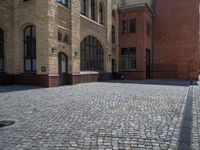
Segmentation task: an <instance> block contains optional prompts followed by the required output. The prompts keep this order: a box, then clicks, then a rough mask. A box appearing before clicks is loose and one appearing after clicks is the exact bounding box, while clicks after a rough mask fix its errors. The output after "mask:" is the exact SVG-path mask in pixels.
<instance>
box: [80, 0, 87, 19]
mask: <svg viewBox="0 0 200 150" xmlns="http://www.w3.org/2000/svg"><path fill="white" fill-rule="evenodd" d="M81 14H82V15H84V16H86V0H81Z"/></svg>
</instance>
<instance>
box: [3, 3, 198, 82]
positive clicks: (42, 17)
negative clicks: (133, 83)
mask: <svg viewBox="0 0 200 150" xmlns="http://www.w3.org/2000/svg"><path fill="white" fill-rule="evenodd" d="M87 2H88V3H87V8H86V9H87V10H86V15H85V16H84V15H82V14H81V13H80V12H81V9H80V5H81V4H80V0H70V1H69V3H68V7H65V6H64V5H62V4H59V3H58V2H57V0H42V1H37V0H30V1H28V2H23V1H22V0H17V1H15V0H7V1H3V0H0V28H1V29H2V30H3V31H4V34H5V35H4V53H5V54H4V64H5V65H4V68H5V70H4V72H1V73H0V84H12V83H17V84H34V85H39V86H59V85H60V81H61V75H60V70H59V69H60V68H59V63H60V62H59V54H60V53H63V54H64V55H65V56H66V58H67V62H66V64H67V80H68V81H67V83H68V84H76V83H82V82H90V81H100V80H105V79H110V78H111V76H112V75H111V74H112V73H113V72H115V73H116V72H117V73H121V74H124V76H125V78H126V79H146V78H147V67H146V64H147V61H146V60H147V59H146V57H147V54H146V49H149V50H150V51H151V54H152V55H151V59H152V60H151V72H150V74H151V77H153V78H175V79H197V77H198V68H199V65H198V62H199V41H198V40H199V37H198V33H199V32H198V31H199V1H198V0H193V1H187V0H181V3H180V1H178V0H176V1H173V3H171V1H170V0H166V2H162V1H159V0H155V1H154V3H153V2H152V0H121V1H119V3H118V1H116V0H99V1H95V2H96V3H95V17H96V19H95V21H93V20H92V19H91V8H90V6H91V3H90V1H89V0H88V1H87ZM100 3H101V4H102V6H103V15H104V21H103V25H102V24H101V23H100V12H99V7H100ZM153 4H154V5H153ZM153 8H155V10H154V9H153ZM190 8H194V9H190ZM163 10H165V11H163ZM177 10H178V11H177ZM169 12H170V13H169ZM176 12H181V13H176ZM183 16H184V17H183ZM133 17H135V18H136V20H137V24H136V33H134V34H128V35H123V34H122V32H121V31H122V30H121V28H122V22H123V20H124V19H127V20H130V19H131V18H133ZM147 22H148V23H149V24H150V27H152V35H150V36H149V35H147ZM29 25H34V26H35V27H36V70H37V71H36V73H34V74H27V73H26V72H25V71H24V37H23V36H24V29H25V28H26V27H27V26H29ZM112 27H114V29H115V42H114V43H113V42H112ZM87 36H93V37H95V38H96V39H97V40H98V42H99V43H100V44H101V45H102V47H103V52H104V53H103V59H104V66H103V70H102V71H101V72H99V73H97V74H95V73H94V72H92V73H86V72H83V71H81V68H80V65H81V56H80V55H81V48H80V43H81V41H82V40H83V39H84V38H86V37H87ZM58 37H59V38H60V39H58ZM126 47H136V69H133V70H123V69H122V68H121V48H126Z"/></svg>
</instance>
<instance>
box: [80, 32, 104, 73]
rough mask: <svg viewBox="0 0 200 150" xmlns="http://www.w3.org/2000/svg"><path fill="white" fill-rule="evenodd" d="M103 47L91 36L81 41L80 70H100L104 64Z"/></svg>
mask: <svg viewBox="0 0 200 150" xmlns="http://www.w3.org/2000/svg"><path fill="white" fill-rule="evenodd" d="M103 57H104V55H103V48H102V46H101V44H100V42H99V41H98V40H97V39H96V38H95V37H93V36H88V37H86V38H85V39H84V40H83V41H82V42H81V71H102V70H103V68H104V66H103V64H104V58H103Z"/></svg>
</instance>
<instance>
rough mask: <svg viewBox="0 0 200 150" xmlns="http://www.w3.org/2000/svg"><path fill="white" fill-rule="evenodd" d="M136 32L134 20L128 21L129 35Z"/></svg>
mask: <svg viewBox="0 0 200 150" xmlns="http://www.w3.org/2000/svg"><path fill="white" fill-rule="evenodd" d="M135 32H136V19H132V20H130V33H135Z"/></svg>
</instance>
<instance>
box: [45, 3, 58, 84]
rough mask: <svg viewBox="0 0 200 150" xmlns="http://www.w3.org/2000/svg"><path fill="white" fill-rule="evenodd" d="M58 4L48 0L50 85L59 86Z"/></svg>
mask: <svg viewBox="0 0 200 150" xmlns="http://www.w3.org/2000/svg"><path fill="white" fill-rule="evenodd" d="M57 7H58V4H57V1H55V0H48V17H49V18H48V33H47V35H48V49H47V51H48V59H49V60H48V74H49V75H48V76H49V86H59V75H58V53H57V52H58V41H57V37H58V28H57V22H58V21H57V19H58V8H57Z"/></svg>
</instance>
